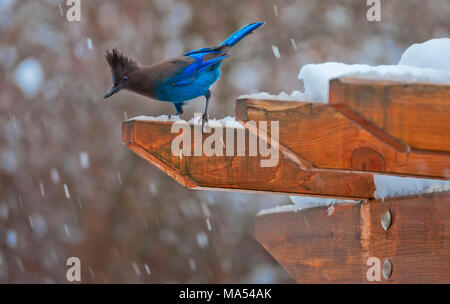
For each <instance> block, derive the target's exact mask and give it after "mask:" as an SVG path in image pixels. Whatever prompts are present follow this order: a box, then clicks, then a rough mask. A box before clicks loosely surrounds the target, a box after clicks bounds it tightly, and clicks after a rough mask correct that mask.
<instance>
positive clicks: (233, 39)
mask: <svg viewBox="0 0 450 304" xmlns="http://www.w3.org/2000/svg"><path fill="white" fill-rule="evenodd" d="M263 24H264V23H262V22H256V23H250V24H249V25H246V26H244V27H243V28H241V29H239V30H238V31H236V32H235V33H233V34H232V35H231V36H230V37H228V38H227V39H226V40H225V41H224V42H222V43H221V44H219V46H234V45H235V44H236V43H238V42H239V41H241V39H242V38H244V37H245V36H247V35H248V34H250V33H251V32H253V31H254V30H255V29H257V28H258V27H260V26H261V25H263Z"/></svg>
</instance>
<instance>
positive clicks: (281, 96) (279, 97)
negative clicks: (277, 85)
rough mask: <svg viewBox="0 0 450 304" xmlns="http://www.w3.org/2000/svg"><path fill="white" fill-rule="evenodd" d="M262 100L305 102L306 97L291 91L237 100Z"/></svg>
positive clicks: (301, 93)
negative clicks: (289, 92)
mask: <svg viewBox="0 0 450 304" xmlns="http://www.w3.org/2000/svg"><path fill="white" fill-rule="evenodd" d="M247 98H248V99H263V100H291V101H306V95H305V94H304V93H303V92H300V91H293V92H292V93H291V94H288V93H286V92H281V93H279V94H278V95H272V94H269V93H267V92H259V93H252V94H246V95H241V96H239V97H238V98H237V99H247Z"/></svg>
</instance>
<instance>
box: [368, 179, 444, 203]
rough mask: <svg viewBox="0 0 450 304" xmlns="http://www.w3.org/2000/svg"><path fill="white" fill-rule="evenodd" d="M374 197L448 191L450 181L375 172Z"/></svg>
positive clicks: (383, 197) (382, 197)
mask: <svg viewBox="0 0 450 304" xmlns="http://www.w3.org/2000/svg"><path fill="white" fill-rule="evenodd" d="M373 179H374V182H375V188H376V190H375V193H374V195H375V198H376V199H385V198H388V197H395V196H408V195H414V194H421V193H433V192H443V191H450V181H444V180H433V179H421V178H411V177H397V176H389V175H379V174H375V175H374V176H373Z"/></svg>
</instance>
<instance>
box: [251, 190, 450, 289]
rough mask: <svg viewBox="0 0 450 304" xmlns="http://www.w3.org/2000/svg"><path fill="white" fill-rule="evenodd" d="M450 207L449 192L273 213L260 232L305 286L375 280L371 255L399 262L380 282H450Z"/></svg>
mask: <svg viewBox="0 0 450 304" xmlns="http://www.w3.org/2000/svg"><path fill="white" fill-rule="evenodd" d="M449 207H450V192H442V193H433V194H425V195H422V196H412V197H404V198H392V199H387V200H385V201H384V202H383V201H379V200H370V201H366V202H364V203H362V204H352V205H336V206H334V207H332V208H328V207H318V208H310V209H305V210H300V211H296V212H294V211H290V212H282V213H273V214H265V215H259V216H257V217H256V219H255V236H256V238H257V239H258V241H259V242H260V243H261V244H262V245H263V246H264V248H266V249H267V251H268V252H270V254H272V255H273V256H274V258H275V259H276V260H277V261H278V262H280V264H281V265H283V267H284V268H285V269H286V270H287V271H288V272H289V273H290V274H291V275H292V276H293V277H294V278H295V279H296V280H297V282H299V283H370V282H369V281H368V279H367V272H368V270H369V268H370V267H371V266H368V265H367V261H368V259H369V258H370V257H375V258H378V259H379V260H380V262H381V264H382V263H383V261H384V260H385V259H389V260H390V261H391V262H392V266H393V270H392V275H391V277H390V278H389V279H385V278H383V276H382V275H381V277H380V279H381V280H380V281H379V283H450V208H449ZM386 210H389V211H390V212H391V215H392V221H391V225H390V227H389V229H388V230H387V231H385V230H383V228H382V226H381V221H380V219H381V216H382V215H383V214H384V212H386ZM373 283H377V281H374V282H373Z"/></svg>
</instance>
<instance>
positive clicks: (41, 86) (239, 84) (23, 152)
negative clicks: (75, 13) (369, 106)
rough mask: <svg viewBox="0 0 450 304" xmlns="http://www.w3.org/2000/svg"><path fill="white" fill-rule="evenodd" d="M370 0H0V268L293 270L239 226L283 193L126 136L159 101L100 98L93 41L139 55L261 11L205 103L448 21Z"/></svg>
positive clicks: (422, 8) (431, 4)
mask: <svg viewBox="0 0 450 304" xmlns="http://www.w3.org/2000/svg"><path fill="white" fill-rule="evenodd" d="M381 2H382V6H381V8H382V12H381V17H382V21H381V22H368V21H367V19H366V12H367V9H368V8H369V7H368V6H366V1H365V0H321V1H311V0H303V1H301V0H295V1H294V0H290V1H289V0H279V1H276V0H270V1H263V0H249V1H225V0H221V1H219V0H210V1H204V0H194V1H182V0H178V1H176V0H153V1H144V0H142V1H138V0H128V1H118V0H117V1H99V0H98V1H96V0H89V1H86V0H81V21H80V22H69V21H68V20H67V19H66V12H67V9H69V7H68V6H67V5H66V1H62V0H47V1H44V0H41V1H18V0H0V282H1V283H31V282H37V283H65V282H67V281H66V271H67V269H68V267H67V266H66V260H67V259H68V258H69V257H72V256H75V257H79V258H80V260H81V265H82V272H81V275H82V281H83V282H85V283H293V282H294V281H293V280H292V279H291V278H290V276H289V275H288V274H287V273H286V272H285V271H284V270H283V269H282V268H281V266H279V265H278V264H277V262H276V261H275V260H274V259H273V258H272V257H271V256H270V255H269V254H268V253H266V252H265V250H264V249H263V248H262V247H261V246H260V245H259V244H258V243H257V242H256V241H255V239H254V238H253V218H254V216H255V215H256V214H257V213H258V212H259V211H260V210H261V209H264V208H269V207H272V206H275V205H282V204H289V203H290V201H289V198H288V197H286V196H277V195H255V194H244V193H227V192H204V191H191V190H187V189H185V188H183V187H182V186H180V185H179V184H177V183H176V182H175V181H173V180H172V179H170V178H169V177H168V176H166V175H164V174H163V173H161V172H160V171H159V170H157V169H156V168H155V167H153V166H152V165H150V164H149V163H147V162H145V161H144V160H143V159H141V158H139V157H138V156H136V155H135V154H133V153H132V152H131V151H130V150H128V149H126V148H125V147H124V146H123V145H122V143H121V122H122V121H123V120H124V119H127V118H130V117H133V116H136V115H159V114H163V113H173V111H174V109H173V107H172V106H171V105H170V104H164V103H161V102H156V101H151V100H149V99H146V98H144V97H140V96H137V95H134V94H131V93H125V92H121V93H119V94H117V95H115V96H114V97H112V98H110V99H108V100H104V99H103V95H104V93H105V91H106V90H107V89H108V88H109V87H110V86H111V85H112V80H111V74H110V70H109V67H108V65H107V62H106V60H105V59H104V53H105V51H106V50H107V49H111V48H113V47H116V46H117V47H118V48H119V49H120V50H121V51H123V52H125V53H126V54H128V55H129V56H130V57H132V58H134V59H136V60H137V61H138V62H140V63H141V64H144V65H150V64H152V63H156V62H158V61H160V60H163V59H165V58H167V57H172V56H177V55H180V54H182V53H183V52H185V51H188V50H192V49H196V48H200V47H204V46H212V45H214V44H216V43H218V42H221V41H222V40H224V39H225V38H226V37H227V36H228V35H229V34H231V33H232V32H234V31H235V30H237V29H238V28H239V27H241V26H243V25H245V24H247V23H250V22H254V21H264V22H266V25H265V26H264V27H263V28H261V29H260V30H259V31H257V32H256V33H255V34H253V35H251V36H249V37H247V38H246V39H244V40H243V41H242V42H241V43H240V44H238V45H237V46H236V47H235V48H234V49H233V50H232V52H231V53H232V55H233V57H232V58H230V59H228V60H227V61H226V63H225V64H223V66H222V71H223V76H222V78H221V79H220V80H219V81H218V82H217V83H216V84H215V85H214V87H213V88H212V93H213V98H212V103H211V105H210V117H217V118H220V117H224V116H227V115H233V112H234V100H235V98H236V97H238V96H239V95H241V94H246V93H253V92H258V91H267V92H270V93H279V92H280V91H286V92H291V91H292V90H301V89H302V84H301V83H300V82H299V80H298V79H297V73H298V71H299V69H300V68H301V66H302V65H304V64H307V63H318V62H323V61H340V62H345V63H366V64H372V65H378V64H396V63H397V62H398V61H399V59H400V56H401V54H402V53H403V51H404V50H405V49H406V48H407V47H408V46H409V45H411V44H412V43H415V42H423V41H426V40H429V39H432V38H440V37H448V36H449V30H450V18H448V17H449V16H450V1H442V0H389V1H381ZM274 50H275V51H274ZM277 50H278V51H277ZM278 52H279V54H278ZM203 103H204V101H203V99H198V100H196V101H193V102H192V103H191V105H190V106H188V107H186V109H185V118H187V119H189V118H190V117H191V116H192V113H193V112H194V111H197V112H198V111H201V110H202V109H203Z"/></svg>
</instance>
